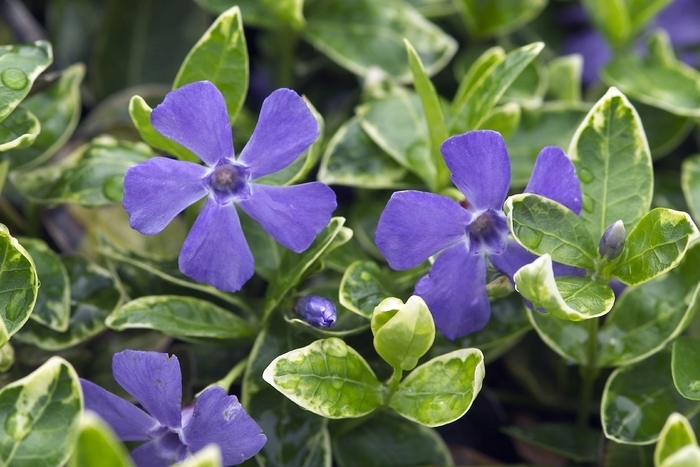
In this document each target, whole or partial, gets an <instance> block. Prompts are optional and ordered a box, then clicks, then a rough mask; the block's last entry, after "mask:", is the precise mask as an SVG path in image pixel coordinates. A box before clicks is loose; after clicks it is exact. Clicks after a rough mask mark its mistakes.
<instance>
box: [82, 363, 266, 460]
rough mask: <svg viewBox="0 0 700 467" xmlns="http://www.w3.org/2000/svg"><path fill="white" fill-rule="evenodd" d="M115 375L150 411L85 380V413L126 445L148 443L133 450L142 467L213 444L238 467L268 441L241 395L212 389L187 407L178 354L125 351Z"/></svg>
mask: <svg viewBox="0 0 700 467" xmlns="http://www.w3.org/2000/svg"><path fill="white" fill-rule="evenodd" d="M112 373H113V375H114V379H116V380H117V383H119V385H120V386H121V387H123V388H124V389H125V390H126V392H128V393H129V394H131V395H132V396H133V397H134V398H135V399H136V400H137V401H138V402H139V403H140V404H141V406H143V408H144V409H146V411H147V412H148V413H146V412H144V411H143V410H141V409H139V408H137V407H136V406H135V405H133V404H132V403H130V402H127V401H126V400H124V399H122V398H121V397H119V396H116V395H115V394H112V393H111V392H109V391H107V390H105V389H103V388H101V387H100V386H98V385H96V384H94V383H91V382H90V381H87V380H85V379H82V378H81V380H80V384H81V386H82V389H83V396H84V399H85V409H86V410H92V411H93V412H95V413H97V414H98V415H99V416H100V417H101V418H102V419H103V420H104V421H105V422H107V423H108V424H109V426H110V427H111V428H112V430H114V432H115V433H116V434H117V436H118V437H119V439H121V440H122V441H147V442H146V443H144V444H142V445H141V446H139V447H137V448H136V449H134V450H133V451H132V452H131V457H132V458H133V459H134V462H135V463H136V465H137V466H138V467H161V466H163V467H165V466H169V465H171V464H173V463H175V462H180V461H182V460H183V459H185V458H186V457H188V456H190V455H192V454H194V453H196V452H197V451H199V450H200V449H202V448H204V447H205V446H206V445H207V444H210V443H215V444H217V445H218V446H219V448H220V449H221V455H222V460H223V464H224V465H236V464H240V463H242V462H243V461H245V460H246V459H248V458H250V457H252V456H254V455H255V454H256V453H257V452H258V451H260V449H262V447H263V446H264V445H265V442H266V441H267V438H266V437H265V435H264V434H263V433H262V429H261V428H260V426H258V424H257V423H256V422H255V420H253V419H252V418H251V417H250V415H248V414H247V413H246V412H245V410H244V409H243V407H242V406H241V404H240V403H239V402H238V399H237V398H236V396H229V395H227V394H226V391H224V389H223V388H220V387H212V388H209V389H206V390H204V391H203V392H202V393H201V394H200V395H199V397H198V398H197V400H196V401H195V403H194V406H190V407H185V408H182V409H181V403H182V375H181V374H180V363H179V361H178V359H177V357H175V356H174V355H173V356H169V355H168V354H166V353H160V352H143V351H137V350H125V351H123V352H119V353H116V354H114V356H113V357H112Z"/></svg>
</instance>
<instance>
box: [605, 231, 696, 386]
mask: <svg viewBox="0 0 700 467" xmlns="http://www.w3.org/2000/svg"><path fill="white" fill-rule="evenodd" d="M698 264H700V244H698V243H696V244H695V245H694V246H693V247H692V248H690V249H689V250H688V252H687V253H686V255H685V257H684V258H683V261H682V262H681V264H680V265H679V266H678V267H677V268H675V269H673V270H672V271H670V272H669V273H668V274H664V275H662V276H661V277H658V278H656V279H654V280H652V281H650V282H648V283H646V284H643V285H641V286H639V287H634V288H631V289H627V290H626V291H625V293H623V294H622V296H621V297H619V298H618V300H617V301H616V302H615V307H614V308H613V310H612V312H611V313H610V314H609V315H608V316H607V317H606V319H605V323H604V324H603V327H602V328H601V330H600V332H599V334H598V342H600V346H601V347H600V351H599V354H598V364H599V365H601V366H622V365H628V364H630V363H634V362H637V361H639V360H642V359H644V358H646V357H648V356H649V355H650V354H652V353H654V352H658V351H659V350H661V349H663V348H664V347H665V346H666V344H667V343H668V342H670V341H671V340H672V339H674V338H675V337H676V336H678V335H679V334H680V333H681V332H682V331H683V329H685V328H686V327H687V326H688V324H689V323H690V321H691V320H692V318H693V316H695V313H696V312H697V310H698V306H699V305H700V303H699V300H700V297H699V294H700V271H698V270H697V265H698ZM699 379H700V378H699Z"/></svg>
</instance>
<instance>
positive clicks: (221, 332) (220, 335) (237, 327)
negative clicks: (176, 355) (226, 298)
mask: <svg viewBox="0 0 700 467" xmlns="http://www.w3.org/2000/svg"><path fill="white" fill-rule="evenodd" d="M106 324H107V326H109V327H110V328H112V329H116V330H117V331H123V330H125V329H155V330H157V331H160V332H162V333H164V334H168V335H170V336H175V337H180V338H187V337H205V338H211V339H241V338H245V337H249V336H251V335H252V334H253V329H252V328H251V327H250V325H249V324H248V323H247V322H246V321H244V320H243V319H241V318H239V317H238V316H236V315H235V314H233V313H231V312H230V311H227V310H224V309H223V308H220V307H218V306H216V305H214V304H212V303H210V302H207V301H205V300H200V299H197V298H192V297H181V296H176V295H156V296H151V297H140V298H137V299H136V300H132V301H130V302H129V303H126V304H125V305H122V306H121V307H119V308H117V309H116V310H114V311H113V312H112V313H111V314H110V315H109V316H108V317H107V321H106Z"/></svg>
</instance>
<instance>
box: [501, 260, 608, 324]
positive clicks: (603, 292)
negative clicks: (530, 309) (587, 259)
mask: <svg viewBox="0 0 700 467" xmlns="http://www.w3.org/2000/svg"><path fill="white" fill-rule="evenodd" d="M514 280H515V288H516V289H517V290H518V292H520V295H522V296H523V297H525V298H526V299H528V300H529V301H530V302H532V304H533V306H534V307H535V308H537V309H540V310H544V311H546V312H548V313H549V314H551V315H552V316H554V317H556V318H559V319H564V320H569V321H581V320H584V319H591V318H596V317H598V316H602V315H604V314H606V313H607V312H608V311H610V309H611V308H612V306H613V303H614V302H615V294H614V293H613V291H612V289H611V288H610V287H608V286H607V285H605V284H600V283H598V282H594V281H592V280H591V279H589V278H587V277H579V276H563V277H556V278H555V277H554V271H553V270H552V258H551V257H550V256H549V255H548V254H545V255H543V256H540V257H539V258H537V259H536V260H535V261H533V262H532V263H530V264H528V265H526V266H523V267H522V268H520V269H519V270H518V271H517V272H516V273H515V276H514Z"/></svg>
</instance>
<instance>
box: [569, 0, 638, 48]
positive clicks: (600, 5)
mask: <svg viewBox="0 0 700 467" xmlns="http://www.w3.org/2000/svg"><path fill="white" fill-rule="evenodd" d="M581 3H582V4H583V6H584V7H585V8H586V10H587V13H588V15H589V17H590V18H591V21H592V23H593V24H594V25H595V27H596V29H597V30H598V31H600V33H601V34H602V35H603V36H604V37H605V39H606V40H607V41H608V42H609V43H610V44H611V45H612V46H613V47H619V46H621V45H622V44H624V43H625V42H627V40H628V39H629V38H630V36H631V35H632V33H633V31H632V20H631V18H630V16H629V13H628V11H627V6H626V5H625V3H626V0H583V1H582V2H581Z"/></svg>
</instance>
